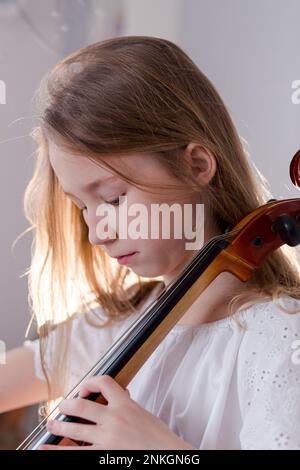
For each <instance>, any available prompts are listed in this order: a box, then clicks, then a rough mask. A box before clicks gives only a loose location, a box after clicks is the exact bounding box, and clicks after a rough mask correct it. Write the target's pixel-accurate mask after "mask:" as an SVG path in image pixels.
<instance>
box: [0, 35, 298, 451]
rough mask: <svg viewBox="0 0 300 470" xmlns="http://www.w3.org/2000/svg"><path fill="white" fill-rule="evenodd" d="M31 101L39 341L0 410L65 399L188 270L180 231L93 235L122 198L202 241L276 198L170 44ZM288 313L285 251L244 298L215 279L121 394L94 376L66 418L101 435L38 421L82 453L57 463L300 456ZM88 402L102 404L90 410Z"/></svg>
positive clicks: (77, 70) (33, 292) (87, 53)
mask: <svg viewBox="0 0 300 470" xmlns="http://www.w3.org/2000/svg"><path fill="white" fill-rule="evenodd" d="M38 98H39V105H40V106H41V108H40V110H39V118H40V123H39V124H40V125H39V126H38V127H36V128H35V130H34V133H33V137H34V138H35V139H36V141H37V143H38V151H37V153H36V155H37V162H36V170H35V173H34V176H33V178H32V180H31V181H30V183H29V185H28V188H27V190H26V194H25V213H26V216H27V218H28V220H29V221H30V223H31V226H32V229H33V230H34V235H35V237H34V245H33V255H32V264H31V266H30V269H29V271H28V275H29V289H30V297H29V298H30V301H31V302H30V305H31V307H32V312H33V316H34V318H35V319H36V321H37V328H38V333H39V340H35V341H27V342H25V344H24V346H23V347H21V348H18V349H16V350H13V351H11V352H10V353H9V354H8V360H7V367H6V368H5V369H4V370H2V371H1V374H2V380H1V397H2V398H1V409H2V410H8V409H12V408H14V407H18V406H24V405H27V404H30V403H34V402H38V401H41V400H46V399H47V390H48V393H49V395H48V398H49V399H50V398H51V399H55V398H58V397H60V396H63V395H64V394H65V393H67V392H68V391H69V390H70V389H71V388H72V387H73V386H74V385H75V384H76V383H77V382H78V381H79V380H80V378H81V377H82V376H83V375H84V373H85V372H86V371H87V370H88V369H89V368H90V367H91V366H92V365H93V363H94V362H96V360H98V359H99V357H100V356H101V355H102V354H103V353H104V352H105V351H106V350H107V348H108V347H109V346H110V345H111V344H112V343H113V342H114V341H115V340H116V339H117V337H119V335H120V334H122V332H123V331H124V330H125V329H126V328H128V327H129V325H130V324H131V322H132V321H134V320H135V319H136V318H137V317H138V316H139V315H140V314H141V312H142V311H143V310H144V309H145V308H146V306H147V305H149V303H150V302H152V301H153V300H155V298H156V297H157V295H158V294H159V293H160V291H161V290H162V289H163V288H164V287H165V286H166V285H168V284H169V283H170V282H171V281H172V280H174V279H175V278H176V276H178V274H179V273H180V272H181V270H182V268H183V267H184V266H185V264H186V263H187V262H188V261H189V260H190V258H191V257H192V256H193V255H194V254H195V250H187V249H186V245H185V243H186V241H187V240H186V238H187V237H186V236H183V237H182V238H176V237H174V233H175V228H176V222H175V221H173V223H172V227H171V228H172V230H171V234H170V236H169V237H168V238H162V237H159V238H157V239H154V238H151V237H148V238H141V237H140V238H133V237H127V238H122V237H121V236H120V229H121V226H120V224H119V222H118V223H117V224H116V226H114V227H112V226H109V224H104V226H103V227H102V231H101V230H100V229H99V225H98V222H99V219H100V218H99V213H98V212H97V207H98V205H100V207H103V206H104V207H106V208H108V210H109V209H112V208H113V209H114V210H115V213H116V214H120V211H121V206H122V203H121V196H124V197H126V198H127V199H126V201H127V203H128V206H129V207H130V206H132V207H133V204H136V203H139V204H142V205H143V207H145V208H146V209H147V210H148V209H150V208H151V207H153V205H154V204H157V203H158V204H163V203H164V204H167V205H168V206H170V205H172V204H173V203H175V202H176V203H177V204H179V205H180V207H184V206H183V205H184V204H190V205H192V207H193V208H194V207H196V205H197V204H203V207H204V225H203V224H202V226H201V227H200V228H202V229H203V230H204V239H203V243H206V242H207V241H208V240H209V239H210V238H211V237H213V236H215V235H218V234H222V233H223V232H224V231H225V230H226V229H227V228H228V226H231V227H233V226H234V225H235V224H237V223H238V222H239V221H240V220H241V219H242V218H243V217H245V216H246V215H247V214H248V213H250V212H252V211H253V210H255V209H256V208H257V207H258V206H260V205H262V204H263V203H265V202H266V200H267V199H269V197H266V194H267V193H266V192H265V193H264V188H263V185H262V183H260V182H259V180H258V179H257V180H256V179H255V177H254V175H253V173H252V170H251V167H250V162H249V158H248V155H247V153H246V150H245V149H244V147H243V145H242V141H241V138H240V137H239V135H238V133H237V131H236V129H235V127H234V125H233V123H232V120H231V118H230V115H229V113H228V111H227V110H226V107H225V105H224V103H223V101H222V99H221V98H220V96H219V94H218V93H217V91H216V90H215V88H214V87H213V85H212V84H211V82H210V81H209V80H208V79H207V78H206V76H205V75H204V74H203V73H202V72H201V71H200V70H199V69H198V68H197V66H196V65H195V64H194V63H193V62H192V60H191V59H190V58H189V57H188V56H187V55H186V54H185V52H184V51H182V50H181V49H180V48H179V47H178V46H176V45H175V44H173V43H171V42H170V41H167V40H163V39H159V38H154V37H143V36H130V37H120V38H114V39H110V40H106V41H103V42H100V43H96V44H92V45H90V46H88V47H85V48H83V49H80V50H79V51H77V52H75V53H73V54H71V55H70V56H68V57H66V58H65V59H64V60H62V61H60V62H59V63H58V64H57V65H56V66H55V67H54V68H53V69H52V70H51V71H50V72H49V73H48V74H47V76H46V77H45V79H44V80H43V82H42V84H41V87H40V90H39V93H38ZM148 214H149V212H146V216H145V217H144V218H143V220H142V221H143V222H145V221H146V220H147V218H148ZM195 220H196V219H195V215H193V223H194V224H195ZM156 223H157V221H154V224H156ZM152 225H153V224H152ZM132 253H134V254H132ZM130 254H132V255H131V256H127V257H123V258H120V257H121V256H124V255H130ZM291 255H292V256H291ZM116 257H117V258H118V257H119V258H118V259H117V260H116V259H114V258H116ZM130 279H131V281H130ZM299 301H300V284H299V266H298V264H297V262H296V261H295V248H293V249H292V251H291V252H290V251H288V248H287V247H283V248H281V249H278V250H277V251H276V252H274V253H273V254H272V255H271V256H269V257H268V259H267V260H266V261H265V262H264V264H263V266H261V267H260V268H259V269H258V270H257V271H256V272H255V273H254V275H253V277H252V278H251V280H250V281H247V282H245V283H243V282H241V281H239V280H238V279H237V278H235V277H234V276H232V275H231V274H229V273H223V274H222V275H220V276H218V278H216V279H215V281H214V282H212V283H211V284H210V285H209V287H208V288H207V289H206V290H205V291H204V292H203V293H202V294H201V295H199V297H198V299H197V301H196V302H195V303H194V304H193V305H192V307H191V308H190V309H189V310H188V311H187V312H186V313H185V314H184V316H183V317H182V318H181V320H180V321H179V322H178V323H177V324H176V326H175V327H174V328H173V329H172V330H171V331H170V333H169V334H168V335H167V336H166V338H165V339H164V340H163V341H162V342H161V343H160V345H159V346H158V348H157V349H156V350H155V351H154V352H153V354H152V355H151V356H150V358H149V359H148V360H147V361H146V362H145V364H144V365H143V367H142V368H141V369H140V370H139V372H138V373H137V375H136V376H135V377H134V379H133V380H132V381H131V383H130V384H129V386H128V388H127V390H124V389H123V388H121V387H120V386H119V385H118V384H117V383H116V382H115V381H114V380H113V379H112V378H110V377H108V376H102V377H100V378H90V379H89V380H87V381H86V382H85V383H84V385H83V387H82V389H81V397H82V398H79V399H77V400H74V399H71V400H64V401H63V402H62V404H61V405H60V410H61V411H62V412H63V413H65V414H69V415H74V416H78V417H82V418H85V419H88V420H90V421H92V422H94V423H95V424H96V425H89V424H75V423H59V422H56V421H49V423H48V427H49V430H50V431H51V432H52V433H53V434H57V435H62V436H66V437H69V438H70V439H75V440H77V439H79V440H83V441H86V442H88V443H90V446H88V447H72V446H71V447H64V449H79V450H86V449H116V448H117V449H299V448H300V424H299V423H300V420H299V417H300V416H299V413H300V393H299V391H300V385H299V384H300V372H299V371H300V366H299V361H298V356H297V354H296V353H297V352H298V351H297V347H298V344H299V343H298V342H297V341H299V335H300V314H299V313H298V312H299V307H300V302H299ZM46 384H47V386H46ZM17 385H18V386H17ZM96 391H99V392H101V393H102V394H103V395H104V397H105V398H106V399H107V401H108V405H105V406H104V405H100V404H96V403H92V402H90V401H88V400H84V396H86V395H87V394H88V393H89V392H96ZM44 448H47V449H53V448H56V447H55V446H44ZM58 448H59V449H62V447H58Z"/></svg>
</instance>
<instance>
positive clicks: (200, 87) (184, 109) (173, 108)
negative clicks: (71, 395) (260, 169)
mask: <svg viewBox="0 0 300 470" xmlns="http://www.w3.org/2000/svg"><path fill="white" fill-rule="evenodd" d="M36 103H37V105H38V112H39V114H38V116H39V120H40V122H39V125H37V126H36V127H35V128H34V130H33V132H32V136H33V138H34V139H35V141H36V143H37V150H36V153H35V155H36V167H35V172H34V175H33V177H32V179H31V181H30V182H29V184H28V187H27V188H26V192H25V197H24V210H25V215H26V217H27V219H28V221H29V222H30V224H31V228H32V230H33V232H34V240H33V246H32V262H31V266H30V268H29V269H28V272H27V273H26V274H28V281H29V299H30V306H31V309H32V314H33V315H34V318H35V319H36V321H37V325H38V331H39V334H40V337H41V355H42V361H43V357H44V354H45V347H46V340H47V336H48V332H49V330H50V329H51V328H52V327H53V325H55V324H57V323H61V324H63V325H67V324H68V321H67V320H68V319H69V318H71V317H72V316H73V314H74V313H75V312H78V311H82V312H86V311H88V309H89V308H91V306H92V305H98V306H100V307H101V308H102V309H103V310H104V311H105V313H106V318H107V322H105V323H103V326H107V325H108V324H109V323H110V322H111V321H112V320H118V319H120V318H124V317H126V316H128V315H129V314H130V312H132V311H135V309H136V308H137V307H138V305H139V302H140V301H141V300H142V299H143V298H145V296H146V295H147V294H148V293H149V292H151V290H152V288H153V286H155V285H156V284H157V282H159V280H158V279H148V280H146V279H143V278H141V277H139V276H138V275H135V279H134V282H132V283H131V287H130V288H129V284H128V285H126V282H125V281H126V279H127V277H128V276H129V275H132V272H130V270H129V269H128V268H126V267H124V266H119V267H117V266H115V265H114V264H113V260H112V259H110V258H109V257H108V255H107V254H106V253H105V252H104V250H103V249H102V248H101V246H92V245H91V244H90V243H89V241H88V236H87V226H86V224H85V222H84V220H83V218H82V215H81V212H80V211H79V209H78V208H77V207H76V206H75V205H74V204H73V203H72V202H71V201H70V200H69V199H68V198H67V197H66V196H65V194H64V192H63V191H62V188H61V187H60V185H59V182H58V180H57V178H56V176H55V174H54V172H53V170H52V167H51V165H50V163H49V155H48V139H49V138H50V137H51V138H54V139H55V140H56V141H57V142H60V143H61V144H62V145H63V146H64V147H65V148H66V149H68V150H70V151H72V152H73V153H74V158H76V154H81V155H85V156H86V157H87V158H90V159H92V160H93V161H95V162H98V163H99V164H104V165H105V167H106V168H111V169H112V170H113V171H114V172H115V173H117V174H119V175H121V176H122V177H124V178H125V179H126V180H127V181H129V182H130V183H132V184H137V185H138V184H139V182H138V181H135V180H134V179H133V178H132V177H130V176H128V175H124V174H122V173H120V172H119V171H118V169H117V168H113V167H111V166H110V165H109V163H108V160H109V158H107V157H109V155H110V154H128V153H136V152H138V153H143V152H151V153H154V154H155V155H156V156H157V158H159V160H160V161H161V162H162V164H163V165H165V167H166V168H168V169H169V171H170V172H171V173H172V174H173V175H175V176H176V177H177V178H178V187H176V188H175V189H176V190H180V189H181V190H184V191H185V192H186V193H188V192H194V191H198V192H199V191H200V190H201V191H203V189H204V190H205V192H206V195H207V201H208V203H209V213H210V214H211V217H213V219H214V221H215V223H216V225H217V227H218V229H219V232H220V233H222V232H223V231H224V230H225V228H226V227H227V225H228V224H230V225H231V226H234V225H235V224H236V223H238V222H239V221H240V220H241V219H242V218H243V217H244V216H246V215H247V214H248V213H250V212H252V211H253V210H255V209H256V208H257V207H259V206H260V205H261V204H263V203H265V202H266V201H267V199H269V195H268V191H267V189H266V188H265V187H264V186H263V183H262V181H260V182H259V181H258V175H256V177H255V174H254V172H253V169H252V168H251V165H250V159H249V155H248V153H247V151H246V149H245V146H244V145H243V141H242V139H241V137H240V136H239V135H238V133H237V130H236V129H235V126H234V124H233V122H232V119H231V117H230V115H229V113H228V111H227V109H226V107H225V104H224V103H223V101H222V99H221V97H220V96H219V94H218V92H217V91H216V89H215V88H214V86H213V85H212V83H211V82H210V81H209V79H208V78H207V77H206V76H205V75H204V74H203V73H202V72H201V71H200V70H199V68H198V67H197V66H196V65H195V64H194V63H193V61H192V60H191V59H190V58H189V57H188V55H187V54H186V53H185V52H184V51H183V50H182V49H181V48H179V47H178V46H177V45H175V44H173V43H172V42H170V41H168V40H164V39H159V38H155V37H144V36H128V37H118V38H113V39H109V40H105V41H102V42H98V43H95V44H92V45H89V46H87V47H85V48H82V49H80V50H78V51H76V52H75V53H73V54H71V55H69V56H68V57H66V58H64V59H63V60H61V61H60V62H58V64H57V65H55V67H54V68H53V69H51V70H50V71H49V72H48V73H47V75H46V76H45V77H44V79H43V80H42V82H41V86H40V87H39V89H38V91H37V95H36ZM189 142H196V143H199V144H201V146H203V147H204V148H206V149H207V150H209V151H210V152H211V153H212V154H213V155H214V156H215V158H216V161H217V171H216V174H215V176H214V177H213V179H212V180H211V182H210V184H209V185H208V186H207V187H205V188H199V185H197V184H196V182H195V181H193V179H192V175H191V173H190V171H189V168H188V167H187V166H186V165H184V163H183V159H182V158H181V156H182V152H183V150H184V148H185V146H186V145H187V144H188V143H189ZM102 157H106V158H105V160H103V158H102ZM150 186H155V185H154V184H153V185H150ZM250 282H251V286H252V287H253V289H254V290H256V291H257V292H259V293H264V294H265V295H266V296H270V297H271V298H273V299H275V298H276V297H279V296H280V295H282V294H286V295H291V296H292V297H294V298H297V299H300V286H299V264H298V263H297V262H295V258H294V261H292V258H291V253H290V249H288V248H287V247H284V248H281V249H278V250H277V251H276V252H274V253H273V254H271V255H270V256H269V257H268V259H267V260H266V261H265V263H264V264H263V265H262V266H261V267H260V268H259V269H258V270H257V271H256V272H255V273H254V275H253V277H252V279H251V281H250ZM125 286H126V288H125ZM241 298H242V294H240V295H239V296H236V297H234V298H233V299H232V300H231V305H232V309H233V308H234V303H235V302H237V301H240V300H241ZM66 331H67V330H66ZM61 341H62V342H61V344H60V351H59V353H57V354H56V355H55V356H53V361H54V362H55V367H54V368H53V370H52V376H51V377H50V380H49V384H50V383H51V384H54V383H57V382H60V383H62V382H63V377H64V376H65V374H66V366H65V364H66V354H67V344H68V337H67V333H66V334H65V333H64V334H63V335H62V338H61ZM62 351H64V352H63V353H62ZM54 357H55V360H54ZM63 371H65V372H63ZM45 373H46V374H47V370H45ZM58 377H59V379H58Z"/></svg>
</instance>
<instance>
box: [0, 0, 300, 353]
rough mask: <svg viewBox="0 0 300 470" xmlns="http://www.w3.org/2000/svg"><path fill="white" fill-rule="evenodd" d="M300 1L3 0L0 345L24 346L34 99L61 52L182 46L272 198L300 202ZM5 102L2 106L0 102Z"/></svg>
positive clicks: (0, 0)
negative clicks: (132, 37) (296, 92)
mask: <svg viewBox="0 0 300 470" xmlns="http://www.w3.org/2000/svg"><path fill="white" fill-rule="evenodd" d="M299 17H300V2H299V0H286V1H283V0H151V1H150V0H123V1H122V0H115V1H113V0H63V1H54V0H48V1H47V3H46V2H40V1H39V0H19V1H14V0H10V1H8V0H0V80H4V81H5V84H6V89H7V96H6V98H7V100H6V104H5V105H0V157H1V173H0V178H1V184H0V197H1V202H2V217H1V244H0V260H1V264H0V340H4V341H6V344H7V348H11V347H14V346H16V345H18V344H20V343H21V342H22V340H23V337H24V332H25V328H26V325H27V323H28V319H29V316H28V308H27V281H26V278H20V275H21V274H22V273H23V272H24V270H25V269H26V268H27V267H28V265H29V261H30V242H31V236H30V235H26V236H25V238H23V239H22V241H20V242H19V243H18V244H17V245H16V248H15V250H14V254H12V253H11V245H12V243H13V241H14V240H15V238H16V237H17V236H18V235H19V234H20V233H21V232H22V231H23V230H24V229H26V228H27V226H28V225H27V222H26V220H25V218H24V216H23V208H22V198H23V193H24V190H25V187H26V184H27V182H28V180H29V179H30V176H31V173H32V169H33V160H32V158H31V152H32V151H33V148H34V147H33V143H32V142H31V139H30V138H29V136H28V134H29V132H30V129H31V126H32V120H31V119H30V115H31V98H32V96H33V93H34V90H35V89H36V87H37V86H38V83H39V81H40V79H41V78H42V76H43V74H44V73H45V72H46V71H47V70H48V69H49V68H50V67H51V66H52V65H53V64H54V63H55V62H56V61H57V60H58V59H59V58H60V57H62V56H64V55H66V54H68V53H69V52H72V51H73V50H75V49H77V48H79V47H82V46H84V45H86V44H88V43H90V42H95V41H97V40H102V39H104V38H106V37H111V36H116V35H127V34H144V35H153V36H160V37H165V38H167V39H170V40H172V41H174V42H177V44H178V45H180V46H181V47H183V49H185V50H186V51H187V52H188V53H189V54H190V55H191V57H192V59H193V60H194V61H195V62H196V63H197V65H198V66H199V67H200V68H201V70H202V71H203V72H204V73H206V74H207V76H208V77H209V78H210V79H211V80H212V82H213V83H214V85H215V86H216V87H217V89H218V90H219V92H220V93H221V95H222V97H223V98H224V100H225V102H226V104H227V106H228V108H229V111H230V112H231V114H232V116H233V119H234V121H235V123H236V125H237V127H238V130H239V132H240V134H241V135H242V137H243V138H245V139H246V140H247V142H248V150H249V151H250V154H251V157H252V158H253V161H254V162H255V164H256V166H257V167H258V169H259V170H260V171H261V172H262V173H263V174H264V175H265V176H266V178H267V180H268V181H269V183H270V187H271V190H272V192H273V194H274V196H275V197H278V198H283V197H298V191H297V190H296V189H294V188H293V187H292V184H291V182H290V180H289V174H288V166H289V162H290V160H291V157H292V155H293V154H294V153H295V151H296V150H297V149H298V148H299V147H300V142H299V121H300V104H299V105H296V104H293V103H292V100H291V95H292V91H293V90H292V88H291V84H292V82H293V81H294V80H299V79H300V54H299V52H300V51H299V44H300V32H299V27H298V22H299ZM0 101H1V100H0Z"/></svg>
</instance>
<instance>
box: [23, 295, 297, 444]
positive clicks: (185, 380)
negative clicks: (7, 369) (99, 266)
mask: <svg viewBox="0 0 300 470" xmlns="http://www.w3.org/2000/svg"><path fill="white" fill-rule="evenodd" d="M158 287H159V286H158ZM157 292H158V290H157V287H156V289H155V290H154V292H153V294H152V296H151V297H150V298H148V299H147V301H146V302H145V303H144V304H143V306H142V307H143V308H141V310H139V312H137V313H135V314H134V315H131V316H130V317H128V318H126V319H125V320H122V322H121V323H116V324H115V325H113V326H112V327H109V328H103V329H102V328H100V329H99V328H96V327H94V326H91V325H89V324H88V323H87V322H86V320H85V317H84V315H82V314H81V315H80V314H78V315H76V316H75V319H74V320H73V322H72V338H73V339H72V343H71V345H72V354H71V360H70V362H69V369H68V372H69V381H68V388H69V390H70V389H71V388H72V387H73V386H74V385H75V384H76V383H77V382H79V380H80V379H81V378H82V376H83V374H84V373H85V372H86V371H88V370H89V369H90V368H91V366H92V365H93V364H94V363H95V362H96V361H97V360H98V359H99V358H100V357H101V356H102V354H103V353H104V352H105V351H106V350H107V348H109V346H110V345H111V344H112V343H113V341H115V340H116V339H117V337H118V336H119V335H121V334H122V332H123V331H125V329H126V328H128V326H129V325H130V323H131V322H132V321H134V320H135V319H136V318H137V317H138V316H139V315H140V313H141V311H143V310H144V309H145V308H146V306H147V305H149V303H150V302H151V301H153V299H154V298H155V297H156V296H157ZM280 305H282V306H283V307H285V308H286V309H288V310H290V311H293V310H297V309H300V301H298V300H295V299H292V298H291V297H288V296H284V297H281V299H280ZM99 313H100V316H101V312H99ZM102 313H103V312H102ZM236 320H238V321H236ZM51 341H52V346H53V343H54V342H55V331H54V332H53V333H52V334H51ZM24 344H25V345H26V346H27V347H29V348H31V349H32V350H33V351H34V355H35V367H36V374H37V376H38V377H39V378H40V379H44V376H43V372H42V369H41V364H40V359H39V347H38V346H39V344H38V340H35V341H26V342H25V343H24ZM50 358H51V342H50V350H49V352H48V354H47V356H46V361H47V362H48V363H50ZM128 390H129V391H130V396H131V398H132V399H134V400H136V401H137V402H138V403H139V404H140V405H141V406H143V407H144V408H145V409H147V410H148V411H149V412H151V413H152V414H154V415H156V416H158V417H159V418H161V419H162V420H163V421H164V422H165V423H167V425H168V426H169V427H170V428H171V429H172V430H173V431H174V432H175V433H176V434H177V435H179V436H180V437H182V438H183V439H184V440H185V441H187V442H189V443H190V444H191V445H192V446H194V447H195V448H197V449H268V450H270V449H289V450H290V449H298V450H299V449H300V313H284V312H282V310H280V308H279V307H278V306H277V305H276V304H275V303H274V302H272V301H266V302H263V303H259V304H256V305H253V306H251V307H248V308H245V309H243V310H240V311H238V312H237V313H236V314H234V315H233V316H232V317H227V318H224V319H221V320H218V321H216V322H213V323H206V324H202V325H200V326H196V327H195V326H186V325H178V324H177V325H175V327H174V328H173V329H172V330H171V331H170V332H169V334H168V335H167V336H166V337H165V339H164V340H163V341H162V342H161V343H160V344H159V346H158V347H157V349H156V350H155V351H154V352H153V354H152V355H151V356H150V358H149V359H148V360H147V361H146V363H145V364H144V365H143V367H142V368H141V369H140V370H139V372H138V373H137V375H136V376H135V377H134V379H133V380H132V381H131V383H130V384H129V385H128ZM67 391H68V390H66V392H67Z"/></svg>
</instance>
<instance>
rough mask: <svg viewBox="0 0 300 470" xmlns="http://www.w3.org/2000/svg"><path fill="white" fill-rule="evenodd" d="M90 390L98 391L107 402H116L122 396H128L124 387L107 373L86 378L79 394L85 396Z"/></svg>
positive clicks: (121, 398)
mask: <svg viewBox="0 0 300 470" xmlns="http://www.w3.org/2000/svg"><path fill="white" fill-rule="evenodd" d="M91 392H92V393H94V392H100V393H101V394H102V395H103V396H104V398H105V399H106V400H107V402H108V403H116V402H119V401H120V400H123V399H124V397H126V398H128V394H127V393H125V390H124V388H122V387H121V385H119V384H118V383H117V382H116V381H115V380H114V379H113V378H112V377H110V376H109V375H99V376H98V377H90V378H88V379H87V380H86V381H85V382H84V383H83V385H82V387H81V389H80V392H79V395H80V397H85V396H87V395H88V394H89V393H91Z"/></svg>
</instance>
